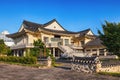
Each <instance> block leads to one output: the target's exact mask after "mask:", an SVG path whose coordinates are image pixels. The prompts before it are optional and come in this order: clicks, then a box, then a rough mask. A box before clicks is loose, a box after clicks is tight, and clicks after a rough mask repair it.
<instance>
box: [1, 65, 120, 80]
mask: <svg viewBox="0 0 120 80" xmlns="http://www.w3.org/2000/svg"><path fill="white" fill-rule="evenodd" d="M0 80H120V77H113V76H104V75H98V74H86V73H80V72H75V71H71V70H70V69H69V68H65V67H64V66H61V67H57V68H49V69H37V68H30V67H24V66H18V65H9V64H3V63H0Z"/></svg>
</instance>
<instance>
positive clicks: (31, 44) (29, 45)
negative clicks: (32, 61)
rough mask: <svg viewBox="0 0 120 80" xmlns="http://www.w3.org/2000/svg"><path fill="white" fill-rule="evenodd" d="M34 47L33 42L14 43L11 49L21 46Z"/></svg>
mask: <svg viewBox="0 0 120 80" xmlns="http://www.w3.org/2000/svg"><path fill="white" fill-rule="evenodd" d="M31 47H34V45H33V43H28V44H17V45H13V46H11V47H10V48H11V49H19V48H31Z"/></svg>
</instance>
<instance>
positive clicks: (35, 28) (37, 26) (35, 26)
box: [8, 19, 90, 37]
mask: <svg viewBox="0 0 120 80" xmlns="http://www.w3.org/2000/svg"><path fill="white" fill-rule="evenodd" d="M54 21H56V20H55V19H53V20H51V21H49V22H48V23H45V24H38V23H34V22H30V21H27V20H24V21H23V25H24V28H25V29H27V30H30V31H33V32H36V31H38V30H39V29H40V30H42V31H48V32H53V33H61V34H80V35H85V34H86V33H87V32H88V31H89V30H90V29H86V30H83V31H79V32H71V31H67V30H65V29H64V28H63V27H62V26H61V25H60V24H59V23H58V22H57V21H56V22H57V23H58V24H59V25H60V26H61V27H62V28H63V29H64V30H65V31H58V30H51V29H47V28H45V27H46V26H48V25H50V24H52V23H53V22H54ZM20 34H23V33H21V32H16V33H13V34H10V35H8V36H9V37H10V36H14V35H20Z"/></svg>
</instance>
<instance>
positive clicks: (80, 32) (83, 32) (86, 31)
mask: <svg viewBox="0 0 120 80" xmlns="http://www.w3.org/2000/svg"><path fill="white" fill-rule="evenodd" d="M89 31H90V29H86V30H83V31H79V32H77V33H78V34H80V35H85V34H86V33H88V32H89Z"/></svg>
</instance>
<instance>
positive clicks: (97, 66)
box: [96, 62, 101, 72]
mask: <svg viewBox="0 0 120 80" xmlns="http://www.w3.org/2000/svg"><path fill="white" fill-rule="evenodd" d="M100 69H101V62H98V63H96V72H100Z"/></svg>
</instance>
